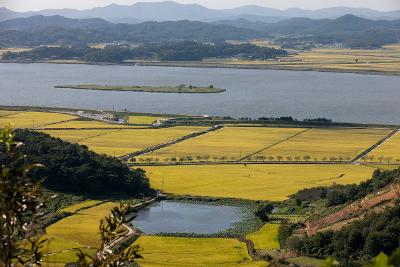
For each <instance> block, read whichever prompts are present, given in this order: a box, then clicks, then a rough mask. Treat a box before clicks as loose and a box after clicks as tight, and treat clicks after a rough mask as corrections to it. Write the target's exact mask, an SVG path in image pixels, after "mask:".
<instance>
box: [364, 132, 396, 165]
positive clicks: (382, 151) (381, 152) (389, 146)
mask: <svg viewBox="0 0 400 267" xmlns="http://www.w3.org/2000/svg"><path fill="white" fill-rule="evenodd" d="M367 157H368V158H369V159H368V161H373V162H380V161H382V160H383V161H384V162H387V160H388V159H389V160H390V163H396V164H400V162H399V161H397V160H400V133H397V134H396V135H394V136H392V137H391V138H390V139H389V140H387V141H386V142H385V143H383V144H382V145H381V146H379V147H377V148H376V149H374V150H373V151H372V152H371V153H370V154H368V156H367ZM382 157H383V158H384V159H382Z"/></svg>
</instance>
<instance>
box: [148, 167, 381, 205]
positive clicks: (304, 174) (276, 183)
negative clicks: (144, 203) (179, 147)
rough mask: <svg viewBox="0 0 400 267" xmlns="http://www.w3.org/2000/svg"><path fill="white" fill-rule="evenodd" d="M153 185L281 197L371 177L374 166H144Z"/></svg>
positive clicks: (178, 191) (195, 192) (197, 192)
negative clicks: (305, 189)
mask: <svg viewBox="0 0 400 267" xmlns="http://www.w3.org/2000/svg"><path fill="white" fill-rule="evenodd" d="M143 169H144V170H146V172H147V175H148V177H149V178H150V183H151V185H152V186H153V188H157V189H160V190H162V191H164V192H166V193H170V194H175V195H192V196H209V197H220V198H240V199H249V200H271V201H282V200H285V199H287V198H288V196H289V195H291V194H294V193H296V192H297V191H298V190H301V189H304V188H312V187H316V186H328V185H332V184H333V183H337V184H353V183H360V182H361V181H365V180H367V179H370V178H371V176H372V173H373V171H374V170H375V169H374V168H371V167H368V166H363V165H351V164H325V165H322V164H308V165H301V164H286V165H283V164H270V165H262V164H261V165H257V164H243V165H242V164H235V165H229V164H226V165H197V166H183V165H181V166H167V167H165V166H164V167H155V166H153V167H143Z"/></svg>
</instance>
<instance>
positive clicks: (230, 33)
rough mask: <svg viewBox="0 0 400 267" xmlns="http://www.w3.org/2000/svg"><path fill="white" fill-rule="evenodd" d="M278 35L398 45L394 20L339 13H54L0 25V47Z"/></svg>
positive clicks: (324, 41)
mask: <svg viewBox="0 0 400 267" xmlns="http://www.w3.org/2000/svg"><path fill="white" fill-rule="evenodd" d="M281 35H282V36H286V37H287V38H291V37H293V36H295V39H296V40H302V41H306V42H311V43H317V44H332V43H343V44H344V45H348V46H353V47H379V46H381V45H384V44H388V43H395V42H399V41H400V20H370V19H364V18H360V17H357V16H354V15H344V16H342V17H339V18H336V19H318V20H315V19H309V18H292V19H287V20H283V21H279V22H275V23H266V22H254V21H249V20H246V19H236V20H221V21H217V22H213V23H205V22H199V21H189V20H181V21H165V22H155V21H147V22H141V23H138V24H124V23H111V22H108V21H106V20H104V19H99V18H90V19H71V18H66V17H62V16H59V15H57V16H42V15H37V16H32V17H29V18H17V19H10V20H6V21H2V22H0V46H6V47H7V46H36V45H42V44H75V45H87V44H89V43H101V42H104V43H110V42H124V41H127V42H165V41H199V42H220V41H226V40H249V39H256V38H276V36H281ZM274 36H275V37H274ZM285 42H287V41H285ZM290 42H291V43H292V42H293V40H290Z"/></svg>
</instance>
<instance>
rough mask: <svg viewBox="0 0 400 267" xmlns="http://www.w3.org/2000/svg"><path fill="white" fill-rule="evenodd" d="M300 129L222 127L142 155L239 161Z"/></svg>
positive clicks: (301, 129)
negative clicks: (222, 158)
mask: <svg viewBox="0 0 400 267" xmlns="http://www.w3.org/2000/svg"><path fill="white" fill-rule="evenodd" d="M304 130H305V129H303V128H267V127H225V128H223V129H220V130H217V131H214V132H210V133H208V134H205V135H202V136H199V137H196V138H192V139H189V140H186V141H184V142H181V143H178V144H175V145H173V146H169V147H166V148H163V149H160V150H157V151H154V152H153V153H150V154H147V155H145V156H143V157H144V158H148V157H153V158H159V159H161V160H165V159H166V158H172V157H176V158H186V157H189V156H190V157H192V158H193V159H194V160H195V161H198V159H197V160H196V157H201V158H202V160H204V159H205V158H206V159H207V158H208V160H210V161H220V160H221V157H224V158H225V161H226V160H239V159H240V158H242V157H244V156H246V155H248V154H251V153H255V152H256V151H259V150H260V149H263V148H265V147H267V146H270V145H273V144H275V143H277V142H279V141H282V140H284V139H286V138H288V137H291V136H293V135H295V134H297V133H300V132H302V131H304Z"/></svg>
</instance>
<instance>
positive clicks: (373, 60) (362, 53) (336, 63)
mask: <svg viewBox="0 0 400 267" xmlns="http://www.w3.org/2000/svg"><path fill="white" fill-rule="evenodd" d="M356 59H358V63H356ZM288 60H291V61H289V62H288ZM215 63H217V64H218V63H222V64H230V65H250V66H254V67H257V66H258V67H262V66H265V67H271V68H274V67H277V68H284V69H292V70H310V69H314V70H327V71H355V72H357V71H371V72H391V73H400V44H394V45H387V46H384V47H383V48H381V49H373V50H370V49H344V48H316V49H312V50H311V51H305V52H301V53H299V54H297V55H294V56H291V57H289V58H285V60H282V61H251V60H235V61H232V60H217V61H216V62H215Z"/></svg>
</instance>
